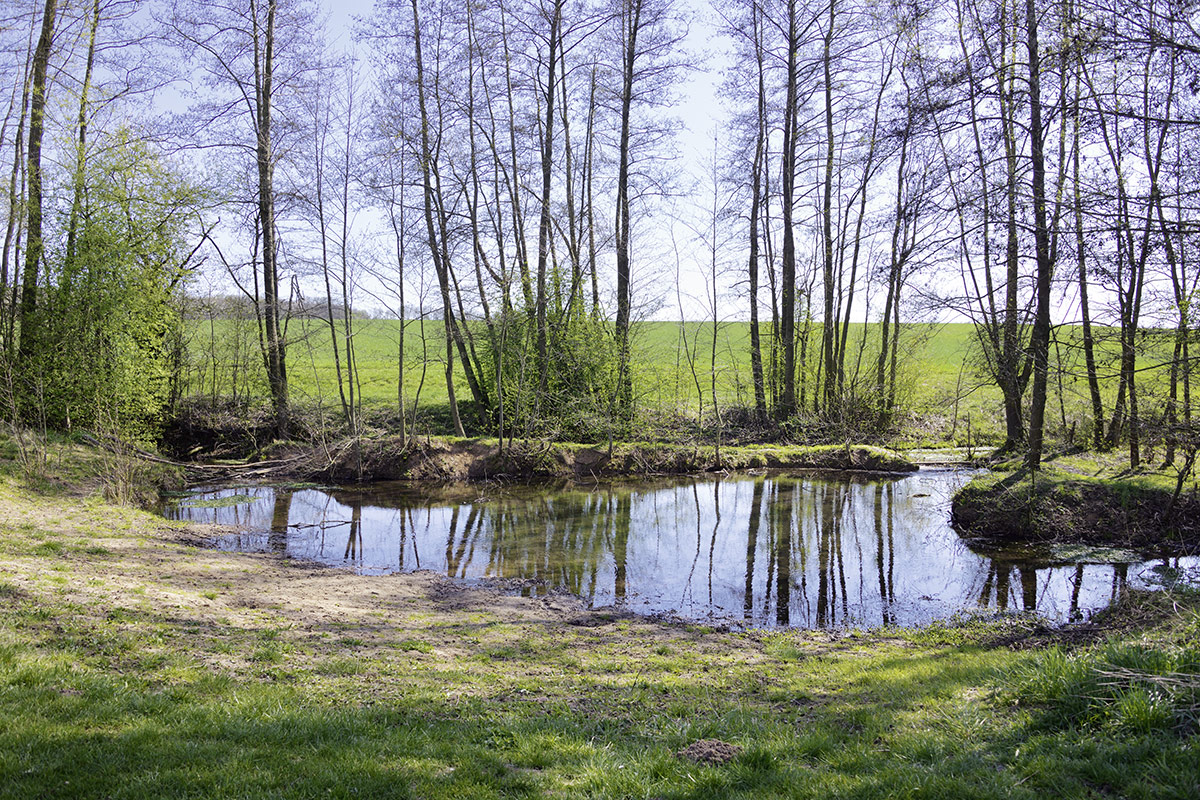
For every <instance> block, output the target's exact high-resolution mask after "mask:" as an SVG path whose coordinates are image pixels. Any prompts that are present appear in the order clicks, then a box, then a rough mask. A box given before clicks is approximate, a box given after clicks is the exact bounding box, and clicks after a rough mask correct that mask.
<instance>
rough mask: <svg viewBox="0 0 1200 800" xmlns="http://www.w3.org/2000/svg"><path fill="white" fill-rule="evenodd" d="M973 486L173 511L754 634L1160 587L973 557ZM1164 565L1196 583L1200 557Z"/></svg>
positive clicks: (329, 552) (396, 498)
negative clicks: (967, 516) (954, 505)
mask: <svg viewBox="0 0 1200 800" xmlns="http://www.w3.org/2000/svg"><path fill="white" fill-rule="evenodd" d="M967 477H968V476H967V474H966V473H962V472H955V471H952V470H940V471H922V472H920V473H917V474H916V475H913V476H909V477H904V478H897V479H886V480H880V479H877V478H871V479H863V478H844V477H838V478H822V477H815V476H811V475H798V476H786V475H772V476H738V477H726V478H705V479H682V480H672V481H660V482H652V483H651V482H640V483H614V484H610V485H602V486H598V487H592V488H580V487H558V488H552V487H545V486H540V487H530V486H524V487H507V488H503V489H501V488H494V487H479V486H467V487H461V486H460V487H454V488H447V489H439V490H430V489H428V488H426V487H421V488H414V487H412V486H409V485H403V484H391V485H381V486H375V487H371V488H367V489H362V488H346V489H327V490H318V489H298V490H294V491H293V490H289V489H286V488H272V487H254V488H250V489H246V488H239V489H236V490H235V489H228V490H221V491H211V492H201V493H197V494H196V495H193V496H192V497H189V498H187V499H185V500H184V501H183V502H181V503H179V504H178V505H176V506H175V507H174V508H172V509H169V510H168V513H169V515H171V516H173V517H175V518H178V519H195V520H203V521H211V522H217V523H222V524H226V525H232V526H235V527H237V528H239V529H242V530H243V531H245V532H243V533H238V534H234V535H231V536H228V537H225V538H224V539H223V540H222V541H221V546H223V547H227V548H230V549H237V550H252V551H253V550H259V551H262V550H265V551H270V552H275V553H278V554H281V555H286V556H289V557H294V558H302V559H308V560H314V561H319V562H322V563H325V564H330V565H336V566H348V567H352V568H354V569H355V570H357V571H359V572H362V573H367V574H378V573H386V572H396V571H412V570H419V569H428V570H434V571H437V572H440V573H442V574H445V575H447V576H450V577H454V578H462V579H475V578H482V577H495V578H511V579H519V580H521V581H522V582H523V585H525V586H527V587H529V588H527V589H526V590H525V591H526V592H528V593H537V594H541V593H546V592H550V591H564V590H565V591H569V592H572V593H574V594H576V595H578V596H580V597H582V598H584V600H585V601H587V602H588V603H589V604H590V605H592V606H593V607H600V606H609V605H612V606H616V607H618V608H622V609H628V610H631V611H635V612H639V613H666V614H675V615H678V616H682V617H685V618H688V619H695V620H714V619H715V620H725V621H727V620H741V621H743V622H744V623H746V624H749V625H768V626H769V625H778V626H795V627H805V628H829V627H841V626H849V625H862V626H870V627H875V626H879V625H893V624H899V625H909V624H918V623H922V622H927V621H929V620H931V619H936V618H940V617H946V616H949V615H951V614H953V613H954V612H956V611H959V610H964V609H968V610H969V609H974V608H981V609H1000V610H1026V611H1036V612H1038V613H1040V614H1043V615H1044V616H1047V617H1049V618H1051V619H1055V620H1060V621H1065V620H1068V619H1080V618H1083V617H1084V616H1086V615H1087V614H1088V613H1089V612H1091V611H1093V610H1095V609H1098V608H1101V607H1103V606H1105V605H1107V604H1108V603H1109V602H1111V601H1112V600H1113V599H1114V598H1115V597H1117V596H1118V595H1119V594H1120V592H1121V591H1123V590H1124V589H1125V587H1127V586H1130V585H1142V584H1143V583H1145V581H1146V579H1147V577H1149V576H1150V575H1151V566H1150V565H1146V564H1130V563H1128V559H1126V562H1125V563H1118V564H1112V563H1091V562H1089V560H1088V559H1087V558H1084V559H1083V560H1082V561H1081V562H1079V563H1063V562H1061V561H1060V562H1055V561H1053V560H1052V559H1049V558H1047V557H1044V556H1043V557H1042V558H1040V559H1039V558H1038V557H1037V554H1031V553H1028V552H1026V553H1021V554H1012V553H993V554H990V555H984V554H979V553H975V552H973V551H972V550H970V549H969V548H968V547H967V546H966V545H965V544H964V543H963V542H962V541H961V540H960V539H959V537H958V536H957V535H956V534H955V533H954V531H953V530H952V529H951V528H950V527H949V523H948V518H949V499H950V496H951V494H952V493H953V491H954V490H955V489H956V488H957V487H958V486H959V485H961V483H962V482H963V481H965V480H966V479H967ZM223 498H224V500H223ZM222 503H228V504H227V505H222ZM1168 555H1169V554H1168ZM1096 560H1097V559H1095V558H1093V559H1092V561H1096ZM1099 560H1103V559H1099ZM1165 564H1166V566H1168V567H1171V568H1173V569H1176V570H1179V569H1182V570H1189V569H1191V570H1195V569H1197V560H1196V559H1194V558H1174V557H1168V559H1167V561H1166V562H1165ZM1172 565H1173V566H1172Z"/></svg>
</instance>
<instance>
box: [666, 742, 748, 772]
mask: <svg viewBox="0 0 1200 800" xmlns="http://www.w3.org/2000/svg"><path fill="white" fill-rule="evenodd" d="M741 752H742V748H741V747H739V746H737V745H736V744H730V743H729V742H722V741H721V740H720V739H701V740H700V741H698V742H693V743H691V744H689V745H688V746H687V747H685V748H683V749H682V750H680V751H679V752H678V753H676V754H675V757H676V758H678V759H680V760H682V761H694V762H696V763H697V764H711V765H713V766H720V765H721V764H728V763H729V762H730V761H733V760H734V759H735V758H737V757H738V756H739V755H741Z"/></svg>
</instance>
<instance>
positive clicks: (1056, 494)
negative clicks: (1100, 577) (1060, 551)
mask: <svg viewBox="0 0 1200 800" xmlns="http://www.w3.org/2000/svg"><path fill="white" fill-rule="evenodd" d="M1173 494H1174V493H1173V492H1172V491H1169V490H1166V489H1159V488H1155V487H1152V486H1139V485H1136V484H1132V483H1130V482H1126V481H1119V480H1086V479H1079V480H1076V479H1071V478H1064V477H1062V476H1061V475H1042V476H1039V478H1038V481H1037V482H1036V484H1035V482H1033V481H1031V480H1030V479H1029V476H1028V474H1027V473H1024V472H1020V473H1009V474H989V475H983V476H980V477H978V478H976V479H975V480H973V481H971V482H970V483H968V484H967V485H966V486H964V487H963V488H962V489H960V490H959V491H958V493H957V494H955V496H954V500H953V503H952V506H951V523H952V524H953V526H954V528H955V529H956V530H957V531H958V532H959V534H960V535H962V536H963V538H965V539H967V540H968V541H969V542H972V543H973V544H978V545H982V546H985V547H986V546H987V545H998V544H1011V543H1028V544H1086V545H1094V546H1104V547H1124V548H1132V549H1135V550H1138V551H1140V552H1143V553H1154V552H1156V551H1158V550H1159V549H1161V548H1162V547H1164V546H1167V547H1170V548H1171V550H1172V551H1173V552H1176V553H1196V552H1200V497H1197V495H1196V492H1195V490H1194V488H1193V489H1190V490H1188V489H1185V490H1184V491H1183V492H1182V493H1180V495H1179V496H1178V497H1177V498H1175V499H1174V502H1172V497H1173Z"/></svg>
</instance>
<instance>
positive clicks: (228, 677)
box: [0, 446, 1200, 799]
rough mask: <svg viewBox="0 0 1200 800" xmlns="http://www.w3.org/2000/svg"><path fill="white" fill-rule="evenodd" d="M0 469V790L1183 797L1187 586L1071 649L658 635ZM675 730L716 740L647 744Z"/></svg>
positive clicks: (72, 477)
mask: <svg viewBox="0 0 1200 800" xmlns="http://www.w3.org/2000/svg"><path fill="white" fill-rule="evenodd" d="M0 453H2V454H3V457H4V461H3V464H2V465H0V466H3V470H2V472H3V474H2V475H0V720H3V721H2V722H0V797H3V798H22V799H24V798H33V797H46V798H52V797H62V798H91V797H95V798H101V797H104V798H142V797H206V798H208V797H231V798H232V797H236V798H255V797H272V798H280V797H282V798H291V797H295V798H312V797H354V798H362V797H399V798H405V797H411V798H492V797H531V798H542V797H545V798H555V797H557V798H673V799H676V798H677V799H682V798H697V799H698V798H715V797H729V798H778V797H819V798H861V797H880V798H884V797H889V798H890V797H947V798H971V797H978V798H995V797H1017V798H1043V797H1078V798H1085V797H1099V796H1122V797H1137V798H1172V797H1174V798H1193V797H1195V796H1196V794H1197V791H1198V789H1200V770H1198V769H1197V764H1200V737H1198V736H1197V714H1198V713H1200V712H1198V706H1200V700H1198V697H1197V689H1196V681H1197V676H1198V673H1200V651H1198V649H1197V642H1198V641H1200V615H1198V611H1197V609H1198V607H1200V603H1198V601H1197V597H1196V595H1195V594H1194V593H1190V592H1186V591H1180V592H1178V593H1175V594H1171V595H1166V594H1160V595H1159V596H1158V597H1157V598H1150V599H1145V598H1142V599H1140V600H1139V599H1138V598H1136V597H1135V598H1133V602H1132V604H1131V606H1130V607H1129V608H1127V609H1125V610H1124V611H1123V612H1122V613H1120V614H1115V615H1113V618H1114V619H1115V620H1117V621H1118V622H1119V621H1120V620H1121V619H1124V620H1126V622H1128V620H1132V619H1140V620H1142V622H1141V624H1140V625H1135V626H1130V625H1128V624H1115V623H1114V625H1115V627H1113V628H1112V632H1111V634H1110V636H1111V638H1109V639H1107V640H1106V639H1103V638H1102V639H1101V641H1099V643H1096V644H1087V645H1085V644H1078V643H1077V644H1074V645H1070V646H1067V645H1066V644H1064V645H1063V646H1058V645H1055V644H1054V642H1055V641H1057V640H1058V639H1059V637H1058V635H1057V634H1053V633H1050V634H1047V633H1046V632H1045V631H1038V630H1037V629H1036V626H1035V624H1034V623H1033V622H1032V621H1030V620H1027V619H1009V620H1007V621H995V620H992V621H976V622H974V623H964V624H963V625H942V626H937V627H933V628H927V629H924V630H886V631H880V632H874V633H855V632H843V633H838V634H827V633H816V632H803V631H758V630H749V631H742V632H722V631H718V630H711V629H707V628H704V627H697V626H687V627H681V626H666V625H660V624H655V623H653V622H650V621H646V620H641V619H636V618H614V617H607V616H604V615H601V614H595V613H590V612H587V611H585V610H583V609H581V608H579V607H578V606H577V605H576V603H575V602H574V601H573V600H572V599H571V598H570V597H568V596H556V595H552V596H550V597H549V598H546V599H527V598H522V597H518V596H513V595H512V594H509V593H506V592H504V591H502V589H501V587H495V586H488V585H475V586H465V585H462V584H455V583H451V582H449V581H447V580H445V579H442V578H439V577H437V576H435V575H432V574H429V573H418V574H411V575H392V576H379V577H360V576H355V575H352V574H349V573H345V572H340V571H337V570H329V569H323V568H317V567H314V566H312V565H308V564H304V563H299V562H294V561H283V560H279V559H277V558H275V557H273V556H267V555H246V554H234V553H227V552H221V551H217V550H214V549H209V548H206V547H203V546H200V545H202V544H203V541H204V539H205V537H206V536H208V535H210V533H211V532H210V531H206V530H205V529H203V528H186V529H184V528H180V527H178V525H176V524H173V523H168V522H165V521H163V520H161V519H159V518H157V517H155V516H153V515H151V514H148V513H145V512H142V511H138V510H134V509H131V508H128V507H121V506H116V505H112V504H110V503H109V502H108V501H106V500H104V499H103V498H102V497H101V496H99V495H98V494H97V493H96V491H95V489H96V487H97V486H100V485H101V484H103V483H105V482H106V481H107V482H108V483H109V489H110V493H111V491H112V485H111V483H112V475H113V464H112V463H111V462H110V460H109V459H106V458H101V457H99V456H97V455H96V454H95V453H91V452H90V451H85V450H82V449H80V448H75V447H65V446H57V447H56V449H55V450H54V451H53V453H52V455H51V456H50V457H49V458H48V459H46V461H45V462H43V463H41V464H40V465H39V466H38V468H37V473H38V479H37V480H36V481H34V482H33V483H31V482H30V480H29V479H28V478H27V477H26V474H27V473H26V471H25V470H22V469H19V468H18V465H17V461H18V460H19V459H17V458H16V456H15V455H14V451H13V449H12V448H7V449H3V450H0ZM1005 641H1015V642H1016V643H1017V644H1021V645H1036V646H1037V647H1035V648H1034V649H1032V650H1031V649H1023V648H1020V647H1017V648H1014V647H1006V646H1002V645H1001V644H998V642H1005ZM1047 645H1049V646H1048V647H1047ZM1111 676H1117V677H1116V678H1112V677H1111ZM705 739H717V740H721V741H724V742H727V743H729V744H732V745H735V746H737V747H739V748H741V749H740V752H739V753H738V754H737V755H735V756H734V757H733V759H732V760H731V761H729V762H728V763H725V764H720V765H712V764H704V763H696V762H693V761H690V760H687V759H683V758H680V757H678V756H677V753H678V752H679V751H681V750H683V749H684V748H686V747H688V746H689V745H692V744H694V743H695V742H697V741H698V740H705Z"/></svg>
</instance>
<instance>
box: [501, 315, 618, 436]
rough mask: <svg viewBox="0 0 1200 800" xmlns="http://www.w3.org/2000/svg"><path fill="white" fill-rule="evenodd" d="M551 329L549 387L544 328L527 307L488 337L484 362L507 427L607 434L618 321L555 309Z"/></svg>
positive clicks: (533, 432) (554, 433)
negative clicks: (542, 379)
mask: <svg viewBox="0 0 1200 800" xmlns="http://www.w3.org/2000/svg"><path fill="white" fill-rule="evenodd" d="M547 330H548V333H547V337H546V359H547V361H548V362H549V365H548V366H549V368H548V370H547V379H546V386H545V387H540V386H538V380H539V378H538V375H539V366H540V364H539V362H538V358H539V354H538V347H537V327H536V324H535V322H534V321H533V320H532V319H531V318H530V315H529V314H528V313H527V312H526V311H524V310H523V309H513V310H511V311H509V312H507V313H505V314H504V315H502V316H501V318H500V319H499V320H498V321H497V323H496V325H495V326H494V335H493V337H491V338H489V339H486V340H485V346H484V355H483V356H482V362H483V363H484V364H485V368H486V370H487V377H488V380H489V382H490V384H491V386H490V387H489V391H490V392H491V395H492V397H497V396H499V397H500V400H501V403H502V404H503V413H504V418H505V427H506V428H507V429H508V430H517V431H521V432H522V433H524V434H525V435H547V436H555V437H557V438H561V439H569V440H570V439H573V440H576V441H591V440H593V439H595V438H596V437H597V436H603V435H605V433H606V432H607V431H608V430H609V429H610V427H611V423H610V422H609V418H610V416H611V414H612V408H613V405H612V398H613V395H614V392H615V391H616V379H617V348H616V343H615V341H614V340H613V337H612V332H611V327H610V326H609V325H608V324H607V323H606V321H605V320H604V319H602V318H600V317H598V316H593V315H587V314H580V313H576V314H571V313H569V312H565V311H562V310H556V311H552V312H551V313H550V314H549V319H548V321H547ZM501 351H502V352H503V356H501ZM497 389H499V392H497Z"/></svg>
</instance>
